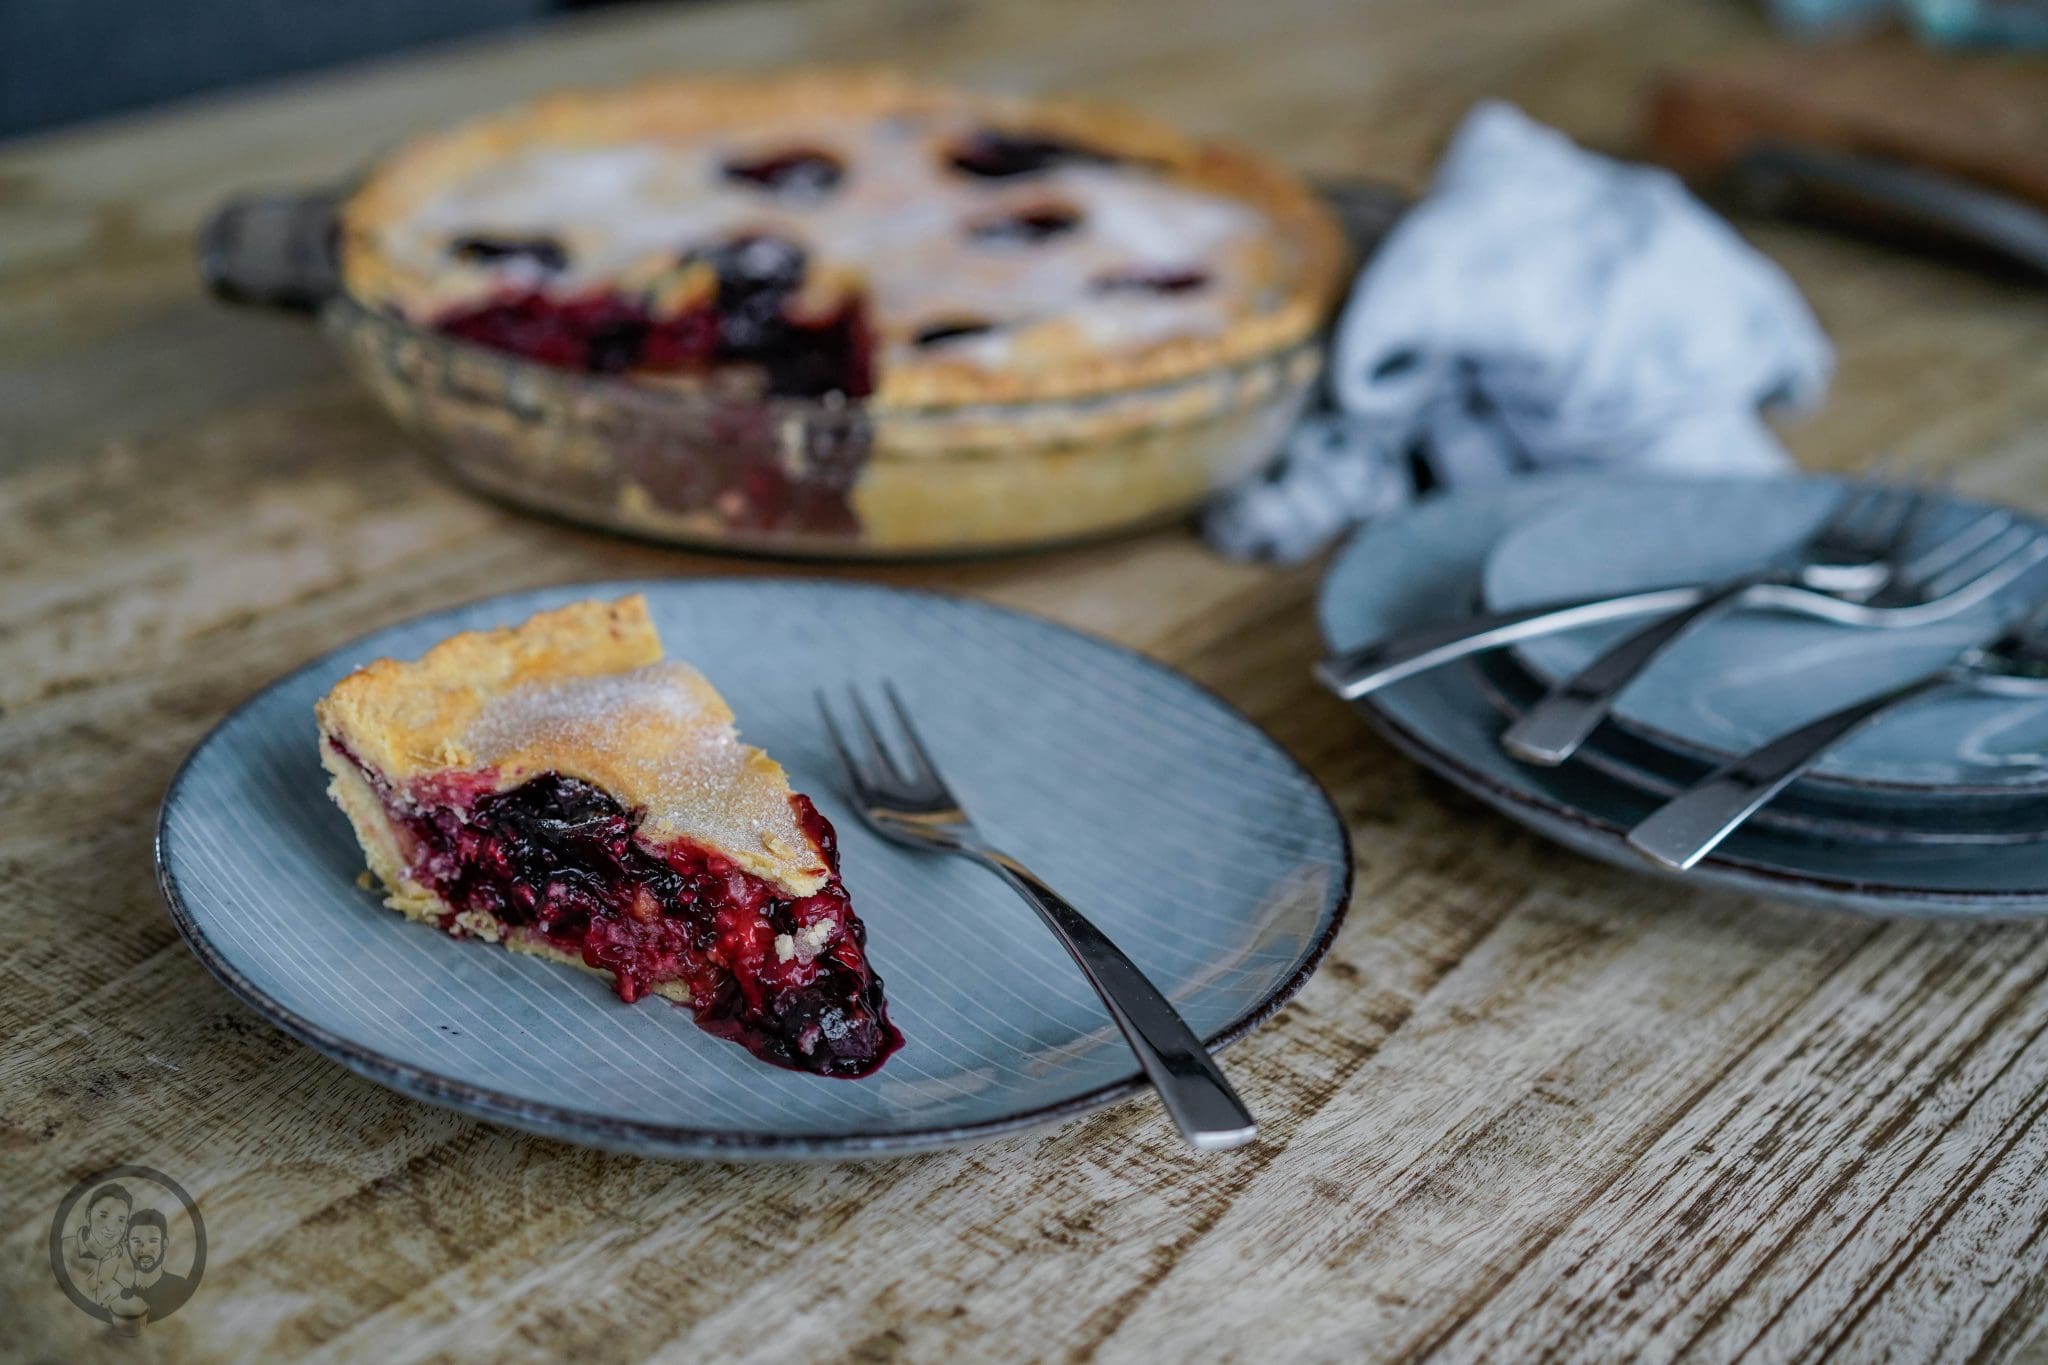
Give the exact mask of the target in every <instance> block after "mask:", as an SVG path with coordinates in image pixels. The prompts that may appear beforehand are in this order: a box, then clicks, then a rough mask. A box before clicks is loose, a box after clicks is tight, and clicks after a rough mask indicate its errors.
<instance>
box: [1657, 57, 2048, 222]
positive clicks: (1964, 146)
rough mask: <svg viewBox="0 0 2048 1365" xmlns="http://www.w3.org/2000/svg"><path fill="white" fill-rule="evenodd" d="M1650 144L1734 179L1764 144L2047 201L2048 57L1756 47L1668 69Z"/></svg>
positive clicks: (1704, 173)
mask: <svg viewBox="0 0 2048 1365" xmlns="http://www.w3.org/2000/svg"><path fill="white" fill-rule="evenodd" d="M1649 132H1650V150H1651V154H1652V155H1653V156H1655V157H1656V158H1657V159H1658V160H1659V161H1661V162H1663V163H1664V164H1665V165H1668V166H1670V167H1672V168H1673V169H1674V170H1676V171H1678V172H1679V173H1680V174H1682V175H1684V176H1686V177H1687V178H1688V179H1690V180H1695V181H1699V182H1702V183H1713V182H1717V181H1720V180H1722V179H1723V178H1725V176H1726V175H1727V173H1728V172H1729V171H1730V170H1731V169H1732V168H1734V167H1735V166H1736V165H1737V163H1739V162H1740V160H1741V159H1742V157H1743V156H1744V155H1745V154H1746V153H1748V152H1749V151H1750V150H1751V149H1753V148H1755V147H1756V146H1758V145H1759V144H1764V143H1776V144H1781V145H1791V146H1795V147H1800V148H1807V149H1812V150H1815V151H1819V152H1824V153H1830V154H1836V155H1842V156H1853V157H1858V158H1872V159H1876V160H1879V161H1882V162H1885V163H1892V164H1903V165H1905V166H1908V167H1912V168H1916V169H1919V170H1922V171H1930V172H1934V173H1937V174H1940V175H1944V176H1948V177H1951V178H1954V179H1957V180H1960V181H1963V182H1966V183H1968V184H1970V185H1973V186H1976V187H1979V188H1981V189H1987V190H1993V191H1996V192H1999V193H2001V194H2004V195H2007V196H2010V197H2011V198H2013V199H2016V200H2019V201H2021V202H2023V203H2027V204H2032V205H2036V206H2039V207H2041V208H2043V209H2048V55H2043V54H2026V55H2020V54H2004V53H1999V54H1992V53H1979V52H1957V51H1942V50H1936V49H1930V48H1926V47H1923V46H1921V45H1919V44H1917V43H1915V42H1913V41H1911V40H1909V39H1907V38H1904V37H1889V36H1888V37H1883V38H1877V39H1870V40H1862V41H1856V42H1849V43H1839V44H1831V45H1821V46H1795V45H1791V44H1786V43H1778V44H1773V45H1771V46H1768V47H1764V48H1758V49H1749V50H1746V51H1743V52H1740V53H1737V54H1735V55H1733V56H1731V57H1727V58H1723V59H1717V60H1715V61H1713V62H1711V63H1709V64H1705V65H1700V66H1695V67H1689V68H1684V69H1680V70H1676V71H1671V72H1668V73H1666V74H1664V75H1663V76H1662V77H1661V78H1660V79H1659V80H1658V82H1657V84H1656V87H1655V96H1654V99H1653V101H1652V108H1651V117H1650V130H1649Z"/></svg>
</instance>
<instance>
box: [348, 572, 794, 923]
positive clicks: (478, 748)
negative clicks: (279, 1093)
mask: <svg viewBox="0 0 2048 1365" xmlns="http://www.w3.org/2000/svg"><path fill="white" fill-rule="evenodd" d="M314 715H315V718H316V720H317V721H318V723H319V726H320V731H321V734H322V736H323V737H324V739H325V741H326V742H324V743H323V744H322V746H321V753H322V758H323V761H324V762H325V763H326V766H327V768H328V770H329V772H330V773H332V774H333V776H334V779H335V780H334V785H333V787H332V788H331V791H332V794H333V796H334V798H335V800H336V801H337V803H339V804H340V805H341V806H342V808H343V809H344V810H345V811H346V812H348V814H349V817H350V819H351V821H352V822H353V823H354V824H355V825H356V830H357V834H358V836H359V837H360V838H361V841H362V843H363V846H364V849H365V851H366V852H367V853H368V855H369V857H370V860H371V865H372V868H373V870H374V871H376V873H377V874H378V876H379V877H380V878H381V879H382V880H383V881H384V882H385V884H386V886H387V887H388V888H389V889H390V891H391V893H392V898H393V899H392V902H391V903H392V904H393V906H394V907H395V908H398V909H401V910H404V911H406V913H408V914H412V915H415V916H416V917H417V916H419V915H421V914H423V913H425V912H426V911H427V910H428V909H430V908H431V909H433V910H434V911H436V912H438V910H439V909H440V908H441V907H439V905H438V902H437V900H436V898H435V897H434V896H433V893H432V892H430V891H428V890H427V889H426V888H424V887H422V886H419V885H418V884H417V883H415V882H413V881H412V879H411V878H410V877H409V876H408V875H406V873H405V866H404V859H403V858H402V857H401V856H399V850H398V848H397V846H396V842H395V836H394V834H393V833H392V831H391V829H390V828H389V818H388V816H387V814H386V812H385V811H384V809H383V800H384V798H383V797H381V796H380V795H379V794H378V793H377V792H376V790H375V789H374V788H373V787H372V786H371V784H370V783H369V781H367V780H366V779H365V776H364V769H367V770H368V772H369V773H370V774H373V775H375V777H377V778H378V779H380V780H381V781H382V782H383V783H384V784H385V785H386V786H387V788H388V789H389V790H390V791H392V792H395V793H398V794H399V795H400V797H401V798H402V797H403V796H404V794H405V793H406V792H407V791H408V790H409V789H410V788H411V787H413V786H414V784H417V783H420V782H422V781H428V780H432V779H436V778H440V777H444V776H445V775H448V774H451V773H488V774H490V776H491V778H492V780H493V785H494V786H495V787H496V788H497V789H499V790H504V789H507V788H511V787H515V786H517V785H519V784H520V783H521V782H523V781H525V780H527V779H528V778H531V777H535V776H538V775H540V774H542V773H548V772H553V773H560V774H562V775H563V776H565V777H572V778H576V779H578V780H581V781H584V782H588V783H590V784H591V785H592V786H595V787H597V788H599V789H601V790H603V791H605V792H607V793H609V794H610V795H611V796H612V797H614V798H615V799H616V800H617V801H618V802H619V803H620V805H622V806H624V807H625V808H626V809H628V810H631V811H635V812H638V813H639V816H640V821H639V825H638V829H637V831H636V834H637V837H639V838H640V839H641V840H642V841H643V842H647V843H650V844H655V845H659V844H661V843H664V842H669V841H674V840H687V841H689V842H690V843H692V844H695V845H697V846H698V847H700V848H703V849H706V850H708V851H710V852H713V853H716V854H718V855H720V856H722V857H724V858H727V859H729V860H730V861H731V862H733V863H734V864H736V865H737V866H739V867H740V868H742V869H743V870H745V871H747V872H749V873H751V874H753V875H754V876H757V877H760V878H762V879H763V880H764V881H767V882H770V883H772V884H773V885H775V886H776V887H777V888H778V889H779V890H781V891H782V892H783V893H784V894H786V895H788V896H791V897H802V896H808V895H812V894H814V893H816V892H817V891H818V890H819V889H820V888H821V887H822V886H824V884H825V882H826V880H827V879H828V877H829V875H830V873H829V870H828V869H827V867H826V866H825V862H824V859H823V857H822V856H821V855H820V853H819V852H818V850H817V849H816V848H815V847H814V846H813V845H812V844H811V842H810V839H809V838H808V836H806V835H805V834H804V832H803V829H802V827H801V826H800V824H799V823H798V820H797V816H796V813H795V811H794V809H793V807H792V806H791V804H790V795H791V793H790V789H789V781H788V777H787V775H786V774H785V773H784V772H783V770H782V767H781V765H780V764H778V763H776V762H775V760H773V759H771V758H769V757H768V756H767V755H766V754H765V753H763V752H761V750H759V749H757V748H755V747H753V746H752V745H747V744H743V743H740V742H739V740H738V737H737V733H736V731H735V730H734V726H733V713H732V709H731V708H730V707H729V706H727V705H726V703H725V700H724V698H723V697H721V696H720V695H719V694H718V691H717V690H716V689H715V688H714V687H713V686H712V685H711V683H710V682H709V681H707V680H706V679H705V678H704V677H703V675H701V674H699V673H698V672H697V671H696V670H695V669H692V668H690V667H689V666H688V665H686V664H681V663H676V662H664V661H663V659H662V652H661V641H660V638H659V637H658V636H657V634H656V633H655V629H654V623H653V621H652V620H651V619H650V618H649V616H648V612H647V602H646V599H645V598H644V597H642V596H640V595H639V594H637V593H636V594H634V595H632V596H630V597H623V598H620V599H619V600H618V601H616V602H579V603H574V604H572V605H570V606H566V607H561V608H557V609H556V610H553V611H547V612H542V613H540V614H539V615H537V616H534V617H532V618H531V619H529V620H528V621H526V622H525V623H524V624H522V625H519V626H515V627H511V628H507V629H502V630H491V631H472V632H465V633H463V634H459V635H455V636H451V637H450V638H449V639H446V640H444V641H442V642H441V643H440V644H438V645H436V646H434V647H433V648H432V649H430V650H428V651H427V652H426V653H425V654H423V655H422V656H420V658H418V659H417V660H414V661H411V662H403V661H399V660H394V659H379V660H377V661H375V662H374V663H371V664H368V665H366V666H364V667H362V668H359V669H357V670H356V671H355V672H353V673H351V674H349V675H348V676H347V677H346V678H343V679H342V680H341V681H340V682H339V683H336V684H335V686H334V688H333V690H332V691H330V692H329V693H328V694H327V695H326V696H325V697H322V698H321V699H320V701H319V702H318V703H316V704H315V706H314ZM352 760H353V761H352Z"/></svg>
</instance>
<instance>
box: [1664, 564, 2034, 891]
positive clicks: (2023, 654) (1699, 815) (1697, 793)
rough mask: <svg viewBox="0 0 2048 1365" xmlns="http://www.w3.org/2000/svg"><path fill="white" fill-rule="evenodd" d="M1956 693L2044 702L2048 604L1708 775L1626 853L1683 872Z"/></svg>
mask: <svg viewBox="0 0 2048 1365" xmlns="http://www.w3.org/2000/svg"><path fill="white" fill-rule="evenodd" d="M1959 688H1961V689H1973V690H1977V691H1985V692H1993V693H1997V694H2000V695H2004V696H2014V697H2048V598H2043V599H2042V600H2040V601H2039V602H2036V603H2035V604H2034V606H2033V609H2032V610H2031V611H2030V612H2029V613H2028V614H2027V615H2026V616H2025V617H2023V618H2022V619H2021V620H2020V621H2019V622H2018V623H2017V624H2016V625H2013V626H2010V627H2008V628H2007V629H2005V630H2004V631H2002V632H2001V633H2000V634H1998V635H1997V636H1996V637H1994V638H1992V639H1989V640H1986V641H1984V642H1983V643H1981V644H1977V645H1973V646H1971V647H1970V648H1968V649H1966V650H1964V651H1962V652H1961V653H1960V654H1958V655H1957V656H1956V657H1955V658H1954V659H1952V660H1951V661H1950V662H1949V663H1948V664H1946V665H1945V666H1943V667H1942V668H1939V669H1936V670H1935V671H1934V672H1932V673H1928V674H1925V675H1923V676H1921V677H1918V678H1914V679H1912V680H1911V681H1908V682H1903V683H1899V684H1897V685H1895V686H1893V687H1888V688H1886V689H1885V690H1884V691H1882V692H1879V693H1878V694H1877V695H1875V696H1872V697H1866V698H1864V699H1863V700H1862V701H1858V702H1853V703H1851V704H1850V705H1848V706H1844V707H1842V708H1841V709H1840V710H1837V711H1832V712H1830V713H1828V714H1827V715H1825V716H1822V717H1821V718H1820V719H1818V720H1811V721H1808V722H1807V723H1806V724H1804V725H1801V726H1799V727H1798V728H1797V729H1793V730H1788V731H1786V732H1785V733H1784V734H1782V735H1779V736H1778V737H1777V738H1776V739H1773V740H1771V741H1769V742H1768V743H1766V744H1764V745H1763V746H1762V747H1761V748H1759V749H1757V750H1755V751H1754V752H1752V753H1749V754H1747V755H1745V756H1743V757H1741V758H1738V759H1736V760H1735V761H1734V762H1732V763H1729V764H1727V765H1726V766H1724V767H1722V768H1720V769H1718V770H1716V771H1715V772H1712V773H1709V774H1708V775H1707V776H1706V777H1703V778H1701V779H1700V780H1699V782H1697V783H1696V784H1694V785H1693V786H1692V787H1690V788H1688V789H1687V790H1686V791H1683V792H1681V793H1679V794H1678V795H1677V796H1674V797H1672V798H1671V799H1670V800H1669V801H1667V802H1665V803H1664V804H1663V805H1661V806H1659V807H1658V808H1657V809H1656V810H1655V811H1653V812H1652V813H1651V814H1650V815H1649V817H1648V818H1646V819H1645V820H1643V821H1642V823H1640V824H1638V825H1637V826H1636V827H1635V828H1634V829H1631V830H1630V831H1629V832H1628V842H1629V846H1630V847H1631V848H1633V849H1635V850H1636V852H1638V853H1640V854H1642V855H1643V856H1644V857H1646V858H1648V859H1649V860H1650V861H1652V862H1654V863H1657V864H1660V865H1661V866H1664V867H1668V868H1672V869H1674V870H1676V871H1680V872H1683V871H1685V870H1686V869H1688V868H1690V867H1692V866H1693V865H1694V864H1695V863H1697V862H1699V860H1700V859H1702V858H1704V857H1706V856H1707V855H1708V854H1709V853H1712V852H1713V851H1714V849H1715V848H1717V847H1719V845H1720V843H1721V841H1722V840H1723V839H1726V838H1727V837H1728V836H1729V835H1731V834H1733V833H1734V832H1735V831H1736V830H1738V829H1740V828H1741V827H1742V824H1743V822H1744V821H1746V820H1747V819H1749V817H1750V816H1752V815H1754V814H1755V813H1756V812H1757V811H1759V810H1761V809H1762V808H1763V807H1764V806H1765V805H1767V804H1768V803H1769V802H1770V801H1771V799H1772V798H1774V797H1775V796H1777V794H1778V793H1779V792H1781V791H1783V790H1784V789H1785V788H1786V787H1787V786H1788V785H1789V784H1790V783H1791V782H1792V780H1793V779H1794V778H1796V777H1798V776H1799V774H1801V773H1803V772H1805V771H1806V770H1807V769H1808V768H1810V767H1812V766H1813V765H1814V763H1815V762H1816V761H1818V760H1819V759H1820V757H1821V756H1822V755H1823V754H1825V753H1826V752H1827V751H1828V750H1829V749H1832V748H1833V747H1834V746H1835V745H1837V744H1840V743H1841V742H1842V741H1843V740H1845V739H1847V738H1848V737H1849V736H1851V735H1853V734H1855V733H1856V732H1857V731H1859V730H1861V729H1863V727H1864V726H1866V725H1869V724H1871V723H1872V722H1873V721H1875V720H1877V719H1878V718H1879V717H1880V716H1883V715H1884V714H1886V713H1887V712H1890V711H1893V710H1895V709H1897V708H1899V707H1902V706H1907V705H1910V704H1911V703H1913V702H1916V701H1919V700H1921V699H1922V698H1925V697H1931V696H1933V695H1935V694H1936V693H1938V692H1945V691H1949V690H1951V689H1959Z"/></svg>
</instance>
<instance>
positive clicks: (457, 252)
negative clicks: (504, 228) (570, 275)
mask: <svg viewBox="0 0 2048 1365" xmlns="http://www.w3.org/2000/svg"><path fill="white" fill-rule="evenodd" d="M448 254H449V255H451V256H453V257H454V258H455V259H456V260H458V261H463V262H466V263H467V264H470V265H487V266H489V265H504V264H507V263H508V262H513V261H530V262H532V263H533V264H534V265H537V266H539V267H540V268H541V269H542V270H544V271H546V272H548V273H549V274H551V275H552V274H554V273H556V272H558V271H562V270H566V269H568V267H569V250H568V248H567V247H565V246H563V245H562V244H561V243H560V242H558V241H556V240H555V239H554V238H552V237H482V236H476V237H458V238H456V239H455V240H454V241H453V242H450V243H449V244H448Z"/></svg>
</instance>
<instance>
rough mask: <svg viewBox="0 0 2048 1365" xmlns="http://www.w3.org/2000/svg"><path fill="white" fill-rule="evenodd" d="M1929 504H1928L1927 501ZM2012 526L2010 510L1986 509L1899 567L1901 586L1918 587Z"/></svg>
mask: <svg viewBox="0 0 2048 1365" xmlns="http://www.w3.org/2000/svg"><path fill="white" fill-rule="evenodd" d="M1929 505H1930V506H1932V503H1931V502H1930V504H1929ZM2010 525H2012V513H2010V512H2007V511H2005V510H2003V509H2000V510H1998V511H1993V512H1986V513H1985V514H1984V515H1983V516H1981V517H1978V518H1977V519H1976V520H1975V521H1973V522H1971V523H1970V524H1969V525H1968V526H1965V527H1964V528H1963V529H1962V530H1960V531H1958V532H1956V533H1955V534H1954V535H1952V536H1949V537H1948V538H1946V539H1945V540H1943V541H1942V542H1941V543H1940V544H1938V545H1932V546H1929V547H1928V548H1927V549H1926V550H1925V551H1923V552H1922V553H1921V554H1919V555H1918V556H1916V557H1915V558H1913V559H1912V560H1910V561H1908V562H1907V564H1906V567H1905V568H1903V569H1901V570H1899V578H1898V581H1899V583H1900V585H1901V586H1902V587H1907V588H1918V587H1919V586H1921V585H1922V584H1924V583H1926V582H1927V581H1928V580H1930V579H1932V578H1934V577H1935V575H1937V574H1942V573H1946V572H1947V571H1948V570H1950V569H1951V568H1954V567H1955V566H1956V565H1957V564H1960V563H1962V562H1963V560H1965V559H1967V558H1968V557H1969V556H1971V555H1972V554H1975V553H1976V552H1977V551H1978V550H1980V549H1982V548H1983V547H1984V546H1985V545H1987V544H1989V543H1990V542H1991V541H1992V540H1993V539H1994V538H1996V537H1997V535H1998V533H1999V532H2001V531H2003V530H2004V529H2005V528H2006V527H2008V526H2010Z"/></svg>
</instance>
